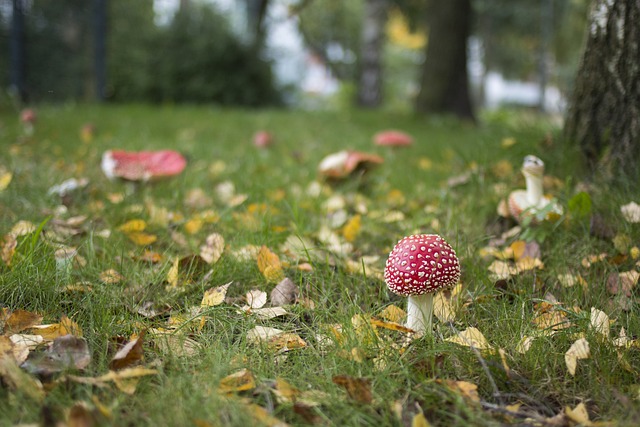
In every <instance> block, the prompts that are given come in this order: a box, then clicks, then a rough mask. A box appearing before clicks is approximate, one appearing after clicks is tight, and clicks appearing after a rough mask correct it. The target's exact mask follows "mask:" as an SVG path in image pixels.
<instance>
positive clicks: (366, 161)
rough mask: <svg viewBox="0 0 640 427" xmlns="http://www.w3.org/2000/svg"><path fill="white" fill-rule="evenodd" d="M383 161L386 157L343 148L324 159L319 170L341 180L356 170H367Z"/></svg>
mask: <svg viewBox="0 0 640 427" xmlns="http://www.w3.org/2000/svg"><path fill="white" fill-rule="evenodd" d="M383 162H384V159H383V158H382V157H380V156H377V155H375V154H369V153H363V152H360V151H352V150H343V151H338V152H337V153H333V154H329V155H328V156H326V157H325V158H324V159H322V161H320V164H319V165H318V172H319V173H320V175H322V176H323V177H325V178H328V179H335V180H339V179H344V178H346V177H348V176H349V175H351V174H352V173H353V172H355V171H356V170H360V169H364V170H367V169H369V168H371V167H372V166H374V165H378V164H381V163H383Z"/></svg>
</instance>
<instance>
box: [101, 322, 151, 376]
mask: <svg viewBox="0 0 640 427" xmlns="http://www.w3.org/2000/svg"><path fill="white" fill-rule="evenodd" d="M145 332H146V331H142V332H141V333H140V335H137V336H136V335H135V334H134V335H132V336H131V340H130V341H129V342H128V343H127V344H126V345H125V346H123V347H122V348H121V349H120V350H118V352H117V353H116V354H115V355H114V356H113V358H112V359H111V362H109V369H113V370H114V371H118V370H121V369H124V368H129V367H131V366H132V365H134V364H136V363H138V362H140V361H141V360H142V357H143V356H144V353H143V350H142V343H143V340H144V335H145Z"/></svg>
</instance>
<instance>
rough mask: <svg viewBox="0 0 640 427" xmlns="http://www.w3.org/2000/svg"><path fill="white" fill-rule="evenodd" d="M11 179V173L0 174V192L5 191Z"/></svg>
mask: <svg viewBox="0 0 640 427" xmlns="http://www.w3.org/2000/svg"><path fill="white" fill-rule="evenodd" d="M11 179H13V174H12V173H11V172H4V173H2V174H0V191H4V190H6V189H7V187H8V186H9V184H11Z"/></svg>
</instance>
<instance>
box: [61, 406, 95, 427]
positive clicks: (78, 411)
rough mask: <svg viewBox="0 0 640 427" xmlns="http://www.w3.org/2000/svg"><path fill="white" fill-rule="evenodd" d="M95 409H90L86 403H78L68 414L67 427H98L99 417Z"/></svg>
mask: <svg viewBox="0 0 640 427" xmlns="http://www.w3.org/2000/svg"><path fill="white" fill-rule="evenodd" d="M97 415H98V414H97V412H96V411H95V409H93V408H90V407H89V405H88V404H87V403H86V402H76V403H74V404H73V406H72V407H71V408H70V409H69V413H68V414H67V424H66V426H67V427H93V426H97V425H98V417H97Z"/></svg>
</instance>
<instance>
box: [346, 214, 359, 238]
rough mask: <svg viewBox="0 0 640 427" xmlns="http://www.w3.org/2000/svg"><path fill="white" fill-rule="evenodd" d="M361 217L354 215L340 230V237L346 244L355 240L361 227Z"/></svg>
mask: <svg viewBox="0 0 640 427" xmlns="http://www.w3.org/2000/svg"><path fill="white" fill-rule="evenodd" d="M361 223H362V221H361V217H360V215H354V216H353V217H352V218H351V219H350V220H349V221H348V222H347V223H346V224H345V226H344V228H343V229H342V235H343V236H344V239H345V240H346V241H347V242H353V241H354V240H356V237H357V236H358V233H359V232H360V226H361Z"/></svg>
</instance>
